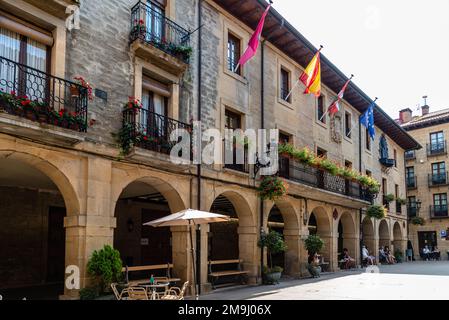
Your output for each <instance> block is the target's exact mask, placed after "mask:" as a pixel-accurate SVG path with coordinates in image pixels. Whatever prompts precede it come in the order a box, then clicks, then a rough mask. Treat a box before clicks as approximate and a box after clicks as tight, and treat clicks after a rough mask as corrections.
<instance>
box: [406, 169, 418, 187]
mask: <svg viewBox="0 0 449 320" xmlns="http://www.w3.org/2000/svg"><path fill="white" fill-rule="evenodd" d="M405 183H406V185H407V188H415V187H416V179H415V167H407V168H405Z"/></svg>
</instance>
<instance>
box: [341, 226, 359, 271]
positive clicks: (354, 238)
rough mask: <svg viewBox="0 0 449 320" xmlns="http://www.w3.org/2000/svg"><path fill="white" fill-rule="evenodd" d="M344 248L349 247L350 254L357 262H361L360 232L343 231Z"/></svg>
mask: <svg viewBox="0 0 449 320" xmlns="http://www.w3.org/2000/svg"><path fill="white" fill-rule="evenodd" d="M342 236H343V248H347V249H348V251H349V255H350V256H351V257H352V258H354V259H355V260H356V263H357V264H359V263H360V249H359V247H360V239H359V234H358V233H356V234H353V233H343V235H342Z"/></svg>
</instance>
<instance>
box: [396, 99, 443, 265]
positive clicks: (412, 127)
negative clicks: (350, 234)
mask: <svg viewBox="0 0 449 320" xmlns="http://www.w3.org/2000/svg"><path fill="white" fill-rule="evenodd" d="M421 109H422V113H421V114H420V115H413V113H412V111H411V110H410V109H404V110H402V111H400V119H399V122H400V123H401V125H402V127H403V128H404V130H406V131H407V132H408V133H409V134H410V135H411V136H412V137H413V138H414V139H416V141H418V142H419V143H420V144H421V145H423V146H424V145H426V149H422V150H418V151H415V153H414V155H413V157H412V156H411V154H410V156H409V157H407V155H406V182H407V207H408V215H409V218H413V217H416V216H419V217H421V218H423V219H424V225H414V224H413V223H409V239H410V240H411V242H412V245H413V249H414V255H415V257H416V258H419V256H420V252H422V249H423V248H424V246H426V245H427V246H429V247H438V248H439V250H440V251H441V252H442V253H443V252H446V251H447V250H449V244H448V243H447V242H448V241H447V240H448V238H447V237H446V235H447V231H448V228H449V220H448V218H449V215H448V209H447V191H448V174H447V168H446V166H447V165H448V159H449V158H448V156H447V152H446V139H447V135H448V128H449V110H448V109H444V110H440V111H435V112H430V108H429V106H427V105H425V106H423V107H421ZM410 221H412V220H410ZM441 257H442V258H443V259H445V258H447V257H446V255H445V254H442V255H441Z"/></svg>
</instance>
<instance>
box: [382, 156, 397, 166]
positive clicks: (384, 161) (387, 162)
mask: <svg viewBox="0 0 449 320" xmlns="http://www.w3.org/2000/svg"><path fill="white" fill-rule="evenodd" d="M379 162H380V163H381V164H382V165H383V166H385V167H388V168H390V167H393V166H394V165H395V164H396V161H395V160H394V159H387V158H380V159H379Z"/></svg>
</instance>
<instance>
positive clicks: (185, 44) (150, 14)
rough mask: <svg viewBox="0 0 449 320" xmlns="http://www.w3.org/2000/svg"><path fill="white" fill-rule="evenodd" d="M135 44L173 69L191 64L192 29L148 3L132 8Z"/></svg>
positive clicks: (142, 54)
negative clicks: (189, 29) (188, 29)
mask: <svg viewBox="0 0 449 320" xmlns="http://www.w3.org/2000/svg"><path fill="white" fill-rule="evenodd" d="M130 42H131V48H132V50H134V52H135V53H136V55H137V56H140V57H142V58H144V59H150V60H151V61H153V62H156V63H157V64H159V65H161V66H162V67H165V68H166V69H168V70H169V71H171V72H174V73H181V72H182V71H184V70H185V69H186V68H187V65H188V64H189V60H190V55H191V52H192V48H191V47H190V33H189V32H188V31H187V30H185V29H184V28H182V27H181V26H179V25H178V24H176V23H175V22H173V21H171V20H170V19H168V18H167V17H165V15H164V14H163V13H161V12H159V11H157V10H155V9H154V8H152V7H150V6H148V5H147V4H145V3H142V2H139V3H137V4H136V5H135V6H134V7H133V8H132V9H131V32H130Z"/></svg>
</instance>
